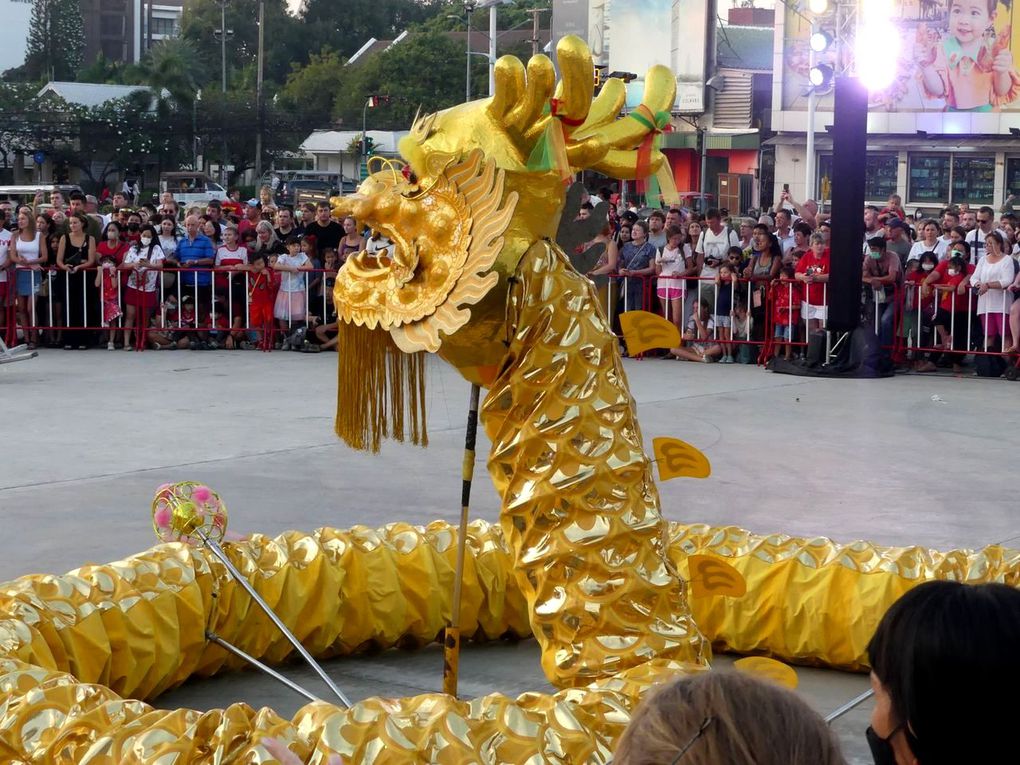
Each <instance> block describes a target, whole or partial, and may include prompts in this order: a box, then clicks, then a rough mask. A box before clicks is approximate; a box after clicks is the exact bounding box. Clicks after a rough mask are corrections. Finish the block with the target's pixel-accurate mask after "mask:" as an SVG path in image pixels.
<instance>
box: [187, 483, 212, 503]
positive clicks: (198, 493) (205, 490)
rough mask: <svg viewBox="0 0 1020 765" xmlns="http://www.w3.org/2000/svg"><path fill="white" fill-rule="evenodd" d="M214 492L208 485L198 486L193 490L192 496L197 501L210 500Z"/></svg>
mask: <svg viewBox="0 0 1020 765" xmlns="http://www.w3.org/2000/svg"><path fill="white" fill-rule="evenodd" d="M211 497H212V492H211V491H210V490H209V487H208V486H196V487H195V488H194V489H193V490H192V492H191V498H192V499H193V500H195V501H196V502H208V501H209V499H210V498H211Z"/></svg>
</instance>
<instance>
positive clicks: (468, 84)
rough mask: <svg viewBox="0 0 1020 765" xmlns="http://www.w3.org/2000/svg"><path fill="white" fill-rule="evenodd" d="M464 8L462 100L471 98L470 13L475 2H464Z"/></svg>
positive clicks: (473, 9) (473, 10) (472, 11)
mask: <svg viewBox="0 0 1020 765" xmlns="http://www.w3.org/2000/svg"><path fill="white" fill-rule="evenodd" d="M464 10H466V11H467V56H466V58H467V74H466V75H465V77H464V83H465V85H464V100H465V101H470V100H471V15H472V14H473V13H474V12H475V3H474V2H466V3H464Z"/></svg>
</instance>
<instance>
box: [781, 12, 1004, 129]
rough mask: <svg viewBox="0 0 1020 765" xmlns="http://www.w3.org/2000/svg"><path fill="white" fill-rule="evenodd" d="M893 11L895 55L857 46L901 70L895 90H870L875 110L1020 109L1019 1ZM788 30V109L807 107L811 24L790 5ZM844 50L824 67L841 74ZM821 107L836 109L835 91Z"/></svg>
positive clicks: (835, 51) (829, 56)
mask: <svg viewBox="0 0 1020 765" xmlns="http://www.w3.org/2000/svg"><path fill="white" fill-rule="evenodd" d="M864 5H866V2H862V3H861V6H860V7H861V10H862V11H863V8H864ZM888 10H889V14H888V23H889V24H891V25H893V27H894V28H895V29H896V39H898V41H899V45H898V46H895V47H896V48H897V50H890V49H889V47H892V46H889V47H886V46H878V49H875V50H869V49H868V47H867V40H862V41H858V46H857V50H858V53H857V55H858V57H859V56H860V55H868V56H879V57H881V58H882V59H883V61H884V62H885V66H887V67H891V68H892V69H893V70H894V72H895V76H894V78H893V81H892V84H891V85H889V86H888V87H885V88H882V89H881V90H872V91H871V94H870V99H869V110H871V111H873V112H874V111H884V112H900V113H906V112H1020V71H1018V68H1017V59H1020V3H1010V2H1006V3H1003V2H1001V0H889V5H888ZM827 26H830V27H831V26H832V24H829V25H827V24H826V23H824V22H823V23H822V28H823V29H825V28H826V27H827ZM784 29H785V31H784V35H783V36H784V38H785V39H784V40H783V87H782V108H783V109H784V110H789V111H798V110H806V109H807V102H808V98H807V92H808V71H809V69H810V65H809V56H808V38H809V36H810V34H811V28H810V24H809V23H808V22H807V21H806V20H805V19H803V18H801V17H800V16H798V15H797V14H796V13H795V12H794V11H793V10H792V9H791V8H790V7H789V6H787V7H786V12H785V18H784ZM845 44H846V45H850V44H853V41H848V42H846V43H845ZM840 46H841V43H840V42H838V41H837V42H836V44H835V45H832V46H830V48H829V50H827V51H825V52H824V53H822V54H819V57H818V63H828V64H830V65H833V66H834V67H836V68H837V69H839V68H840V67H839V64H840V63H841V62H840V61H837V60H836V56H839V55H846V54H847V52H846V51H840ZM819 107H820V108H822V109H831V108H832V96H831V94H830V95H827V96H825V97H823V98H821V99H820V100H819Z"/></svg>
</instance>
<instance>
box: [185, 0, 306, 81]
mask: <svg viewBox="0 0 1020 765" xmlns="http://www.w3.org/2000/svg"><path fill="white" fill-rule="evenodd" d="M265 3H266V34H265V70H264V74H265V78H266V80H268V81H271V82H276V83H282V82H284V80H286V78H287V74H288V73H289V72H290V70H291V64H292V63H293V62H298V63H304V62H305V61H307V60H308V50H309V45H308V41H307V40H305V39H304V38H303V35H302V29H301V25H300V23H299V22H298V20H297V19H295V18H294V17H293V16H291V15H290V13H288V11H287V4H286V0H265ZM258 8H259V0H229V2H227V6H226V17H227V29H228V30H230V31H232V32H233V34H232V36H231V37H229V38H228V40H227V83H228V86H229V87H234V83H235V78H236V76H237V74H238V73H239V72H240V71H241V70H243V69H245V68H246V67H247V66H248V65H250V64H254V63H255V59H256V57H257V55H258V39H259V27H258V14H259V11H258ZM220 22H221V16H220V4H219V3H218V2H216V0H187V2H186V4H185V6H184V16H183V18H182V21H181V37H183V38H184V39H185V40H188V41H190V42H191V43H192V44H193V45H194V46H195V49H196V50H197V52H198V57H199V58H200V60H201V61H202V63H203V65H204V68H205V72H206V77H207V78H208V80H207V82H208V81H214V82H217V83H218V82H220V79H221V67H222V59H221V53H222V51H221V43H220V41H219V39H217V35H216V30H218V29H219V28H220ZM311 50H318V48H317V47H315V48H311Z"/></svg>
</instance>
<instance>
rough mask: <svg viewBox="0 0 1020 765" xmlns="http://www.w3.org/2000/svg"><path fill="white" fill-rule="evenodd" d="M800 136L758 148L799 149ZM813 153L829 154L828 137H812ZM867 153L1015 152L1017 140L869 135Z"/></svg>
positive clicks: (827, 134) (786, 136)
mask: <svg viewBox="0 0 1020 765" xmlns="http://www.w3.org/2000/svg"><path fill="white" fill-rule="evenodd" d="M806 140H807V139H806V136H805V134H804V133H780V134H779V135H777V136H773V137H772V138H769V139H768V140H767V141H763V142H762V146H803V145H804V143H805V141H806ZM815 149H816V150H818V151H831V150H832V134H831V133H830V132H828V131H826V132H825V133H816V134H815ZM868 149H871V150H880V149H910V150H911V151H1018V152H1020V138H1018V137H1016V136H1011V135H995V136H988V135H983V136H973V137H971V136H960V135H925V136H920V135H912V136H908V135H869V136H868Z"/></svg>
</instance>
